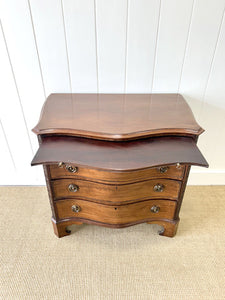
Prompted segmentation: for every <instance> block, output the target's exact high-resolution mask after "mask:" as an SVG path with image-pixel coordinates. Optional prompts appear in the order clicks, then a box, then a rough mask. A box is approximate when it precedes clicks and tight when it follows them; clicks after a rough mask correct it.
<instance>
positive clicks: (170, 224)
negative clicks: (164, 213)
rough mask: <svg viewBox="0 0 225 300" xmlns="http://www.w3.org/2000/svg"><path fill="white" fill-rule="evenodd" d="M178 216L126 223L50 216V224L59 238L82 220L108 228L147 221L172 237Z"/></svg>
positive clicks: (161, 232)
mask: <svg viewBox="0 0 225 300" xmlns="http://www.w3.org/2000/svg"><path fill="white" fill-rule="evenodd" d="M179 221H180V220H179V218H178V219H175V220H169V219H157V218H156V219H147V220H138V221H135V222H127V223H122V224H121V223H120V224H109V223H102V222H98V221H94V220H88V219H82V218H81V219H80V218H78V217H75V218H69V219H59V220H58V221H56V220H55V219H54V218H52V225H53V229H54V232H55V234H56V236H57V237H59V238H61V237H63V236H66V235H69V234H70V233H71V231H70V230H68V226H71V225H73V224H76V225H81V224H82V222H83V223H85V224H90V225H98V226H104V227H109V228H124V227H128V226H133V225H137V224H140V223H145V222H147V223H148V224H157V225H160V226H162V229H161V230H160V231H159V232H158V233H159V234H160V235H163V236H167V237H174V236H175V234H176V232H177V227H178V224H179Z"/></svg>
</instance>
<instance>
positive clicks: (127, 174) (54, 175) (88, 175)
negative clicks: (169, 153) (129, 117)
mask: <svg viewBox="0 0 225 300" xmlns="http://www.w3.org/2000/svg"><path fill="white" fill-rule="evenodd" d="M49 169H50V176H51V179H59V178H74V179H75V178H85V179H88V180H92V181H99V182H115V183H118V182H121V183H126V182H135V181H141V180H146V179H153V178H170V179H177V180H182V178H183V176H184V170H185V165H170V166H161V167H158V168H147V169H141V170H134V171H110V170H107V171H105V170H100V169H99V170H98V169H93V168H88V167H79V166H76V165H74V164H64V163H60V164H58V165H56V164H55V165H49Z"/></svg>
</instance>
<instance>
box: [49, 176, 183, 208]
mask: <svg viewBox="0 0 225 300" xmlns="http://www.w3.org/2000/svg"><path fill="white" fill-rule="evenodd" d="M52 186H53V192H54V198H55V200H57V199H62V198H82V199H87V200H93V201H96V202H98V201H100V202H102V201H104V202H105V203H107V202H114V203H119V202H129V201H135V200H138V199H149V198H153V199H160V198H161V199H164V198H166V199H171V200H177V199H178V195H179V190H180V186H181V182H180V181H176V180H170V179H153V180H146V181H142V182H136V183H130V184H120V185H113V184H103V183H97V182H91V181H85V180H78V179H77V180H74V179H61V180H55V181H52Z"/></svg>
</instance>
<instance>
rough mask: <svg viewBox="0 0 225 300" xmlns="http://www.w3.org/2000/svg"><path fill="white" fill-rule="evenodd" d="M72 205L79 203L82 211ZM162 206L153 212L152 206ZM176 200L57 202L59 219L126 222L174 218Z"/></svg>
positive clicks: (113, 222) (109, 222)
mask: <svg viewBox="0 0 225 300" xmlns="http://www.w3.org/2000/svg"><path fill="white" fill-rule="evenodd" d="M72 205H79V206H80V207H81V211H80V212H78V213H75V212H73V211H72V209H71V207H72ZM154 205H156V206H158V207H159V208H160V210H159V212H158V213H153V212H151V207H152V206H154ZM175 207H176V201H168V200H148V201H143V202H137V203H132V204H127V205H121V206H112V205H104V204H99V203H94V202H89V201H84V200H80V199H76V200H74V199H73V200H70V199H66V200H60V201H57V202H56V209H57V215H58V218H59V219H68V218H70V217H71V218H76V217H77V218H79V220H82V219H84V220H85V219H89V220H93V221H97V222H103V223H108V224H125V223H131V222H136V221H140V220H147V219H173V216H174V212H175Z"/></svg>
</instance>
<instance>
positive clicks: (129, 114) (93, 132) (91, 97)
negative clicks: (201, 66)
mask: <svg viewBox="0 0 225 300" xmlns="http://www.w3.org/2000/svg"><path fill="white" fill-rule="evenodd" d="M203 131H204V130H203V129H202V128H201V127H200V126H199V125H198V124H197V122H196V121H195V118H194V116H193V114H192V111H191V109H190V107H189V106H188V104H187V102H186V101H185V100H184V98H183V97H182V96H181V95H179V94H51V95H50V96H49V97H48V98H47V100H46V102H45V104H44V106H43V108H42V113H41V117H40V120H39V122H38V124H37V125H36V126H35V128H34V129H33V132H35V133H36V134H41V135H42V134H62V135H72V136H80V137H89V138H93V139H104V140H112V141H119V140H130V139H137V138H141V137H150V136H162V135H182V136H188V135H192V136H193V135H194V136H198V135H199V134H201V133H202V132H203Z"/></svg>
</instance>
